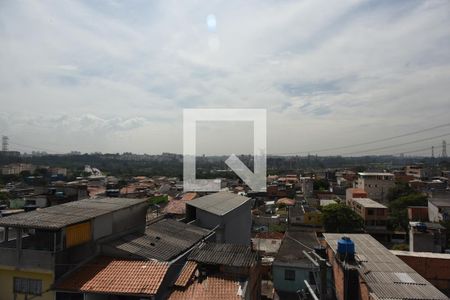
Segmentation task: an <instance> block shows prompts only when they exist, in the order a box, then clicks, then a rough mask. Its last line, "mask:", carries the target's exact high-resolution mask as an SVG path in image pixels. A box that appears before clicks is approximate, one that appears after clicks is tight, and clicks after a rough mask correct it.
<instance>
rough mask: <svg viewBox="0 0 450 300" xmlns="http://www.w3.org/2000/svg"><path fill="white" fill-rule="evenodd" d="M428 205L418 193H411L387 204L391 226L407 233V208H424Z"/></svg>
mask: <svg viewBox="0 0 450 300" xmlns="http://www.w3.org/2000/svg"><path fill="white" fill-rule="evenodd" d="M427 204H428V201H427V196H425V195H423V194H420V193H412V194H409V195H406V196H401V197H399V198H397V199H395V200H393V201H391V202H390V203H389V212H390V216H391V220H390V221H391V226H392V227H393V228H394V229H395V228H401V229H403V230H405V231H408V224H409V221H408V210H407V208H408V206H426V205H427Z"/></svg>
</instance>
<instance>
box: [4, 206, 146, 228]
mask: <svg viewBox="0 0 450 300" xmlns="http://www.w3.org/2000/svg"><path fill="white" fill-rule="evenodd" d="M145 202H146V200H145V199H129V198H95V199H85V200H79V201H73V202H68V203H64V204H60V205H56V206H51V207H47V208H42V209H39V210H35V211H31V212H26V213H22V214H17V215H13V216H9V217H5V218H0V226H4V227H6V226H8V227H20V228H39V229H49V230H58V229H61V228H63V227H66V226H68V225H72V224H76V223H80V222H84V221H87V220H90V219H93V218H95V217H98V216H101V215H104V214H107V213H111V212H114V211H117V210H121V209H124V208H128V207H131V206H134V205H138V204H142V203H145Z"/></svg>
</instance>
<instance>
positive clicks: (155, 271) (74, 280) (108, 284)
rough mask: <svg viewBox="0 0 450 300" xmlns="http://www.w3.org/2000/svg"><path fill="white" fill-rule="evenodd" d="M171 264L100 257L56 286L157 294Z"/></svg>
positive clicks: (143, 294)
mask: <svg viewBox="0 0 450 300" xmlns="http://www.w3.org/2000/svg"><path fill="white" fill-rule="evenodd" d="M168 268H169V264H168V263H165V262H155V261H129V260H118V259H114V258H110V257H104V256H102V257H98V258H96V259H94V260H92V261H90V262H88V263H86V264H85V265H83V266H82V267H80V268H79V269H78V270H76V271H75V272H73V273H72V274H70V275H69V276H68V277H66V278H64V279H63V280H62V281H61V282H59V283H57V284H56V286H55V289H56V290H60V291H76V292H85V293H86V292H89V293H109V294H118V295H130V296H131V295H135V296H149V295H155V294H156V293H157V292H158V290H159V287H160V285H161V282H162V281H163V279H164V277H165V275H166V273H167V270H168Z"/></svg>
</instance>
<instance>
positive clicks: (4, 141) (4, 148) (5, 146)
mask: <svg viewBox="0 0 450 300" xmlns="http://www.w3.org/2000/svg"><path fill="white" fill-rule="evenodd" d="M8 140H9V138H8V137H7V136H6V135H4V136H2V151H3V152H6V151H8Z"/></svg>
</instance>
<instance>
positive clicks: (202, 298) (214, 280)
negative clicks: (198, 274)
mask: <svg viewBox="0 0 450 300" xmlns="http://www.w3.org/2000/svg"><path fill="white" fill-rule="evenodd" d="M244 284H245V283H241V282H239V281H238V280H236V279H234V278H228V277H223V276H208V277H207V278H206V279H205V280H203V281H202V282H199V281H196V282H194V283H192V284H191V285H189V287H188V288H186V289H183V290H175V291H173V292H172V294H171V295H170V296H169V298H168V299H169V300H212V299H214V300H233V299H236V300H240V299H242V297H241V296H240V293H242V286H243V285H244ZM240 291H241V292H240Z"/></svg>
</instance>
